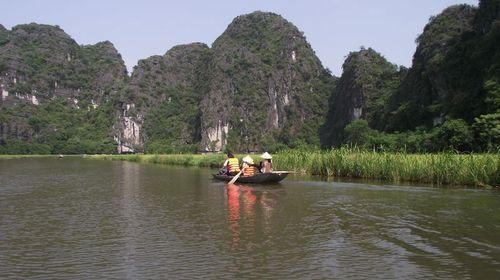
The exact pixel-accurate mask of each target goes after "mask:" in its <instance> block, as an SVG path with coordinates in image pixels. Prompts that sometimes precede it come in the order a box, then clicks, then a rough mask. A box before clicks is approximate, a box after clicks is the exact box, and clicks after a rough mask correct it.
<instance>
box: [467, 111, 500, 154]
mask: <svg viewBox="0 0 500 280" xmlns="http://www.w3.org/2000/svg"><path fill="white" fill-rule="evenodd" d="M473 129H474V132H475V136H476V143H477V145H478V147H479V148H480V149H481V150H484V151H500V112H497V113H494V114H487V115H481V116H479V117H477V118H476V119H475V122H474V124H473Z"/></svg>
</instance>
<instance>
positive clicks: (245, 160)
mask: <svg viewBox="0 0 500 280" xmlns="http://www.w3.org/2000/svg"><path fill="white" fill-rule="evenodd" d="M242 160H243V162H246V163H248V164H253V159H252V158H251V157H250V156H246V157H244V158H243V159H242Z"/></svg>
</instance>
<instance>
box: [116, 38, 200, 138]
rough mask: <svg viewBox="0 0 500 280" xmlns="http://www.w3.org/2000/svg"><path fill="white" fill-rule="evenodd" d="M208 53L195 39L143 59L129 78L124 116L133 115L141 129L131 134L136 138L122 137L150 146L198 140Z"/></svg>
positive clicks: (132, 122) (130, 116)
mask: <svg viewBox="0 0 500 280" xmlns="http://www.w3.org/2000/svg"><path fill="white" fill-rule="evenodd" d="M209 56H210V49H209V48H208V46H207V45H205V44H202V43H192V44H187V45H179V46H175V47H173V48H172V49H170V50H169V51H168V52H167V53H165V55H163V56H152V57H150V58H147V59H143V60H140V61H139V63H138V65H137V66H136V67H135V68H134V71H133V73H132V77H131V80H130V91H131V96H132V98H131V102H132V103H130V104H125V108H124V110H123V117H124V118H130V121H129V123H130V124H132V126H133V127H136V128H137V132H138V133H136V134H130V135H132V136H133V137H135V138H129V137H122V138H121V139H122V141H125V142H126V143H130V142H133V143H131V144H140V143H145V144H146V146H148V147H154V146H155V143H156V144H159V143H163V144H164V145H170V146H181V145H193V144H195V143H197V142H199V138H200V136H199V135H200V131H199V127H200V126H199V118H200V117H199V116H200V111H199V104H200V100H201V98H202V94H203V93H204V91H205V89H204V88H203V85H202V83H203V82H204V80H205V78H204V75H206V64H207V59H208V58H209ZM129 108H133V109H134V110H130V109H129ZM129 126H130V125H129ZM124 127H126V126H124ZM127 129H128V130H130V127H129V128H127ZM141 131H142V132H141ZM141 133H142V134H141ZM139 134H141V136H139ZM134 141H135V142H134Z"/></svg>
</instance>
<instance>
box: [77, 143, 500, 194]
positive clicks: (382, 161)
mask: <svg viewBox="0 0 500 280" xmlns="http://www.w3.org/2000/svg"><path fill="white" fill-rule="evenodd" d="M87 157H88V158H93V159H107V160H126V161H135V162H148V163H159V164H168V165H183V166H199V167H217V166H219V165H220V164H221V162H223V161H224V158H225V156H224V155H223V154H209V155H191V154H189V155H184V154H182V155H93V156H87ZM238 157H239V158H240V159H241V157H242V156H241V155H239V156H238ZM254 159H255V160H256V161H257V160H258V156H255V157H254ZM273 160H274V166H275V169H277V170H290V171H295V172H301V173H306V174H312V175H323V176H339V177H351V178H365V179H374V180H385V181H390V182H393V183H398V182H403V181H407V182H418V183H430V184H437V185H466V186H483V187H498V186H499V185H500V170H499V167H500V154H468V155H460V154H454V153H439V154H406V153H389V152H372V151H363V150H357V149H347V148H342V149H333V150H329V151H317V150H316V151H302V150H289V151H284V152H281V153H278V154H275V155H274V157H273Z"/></svg>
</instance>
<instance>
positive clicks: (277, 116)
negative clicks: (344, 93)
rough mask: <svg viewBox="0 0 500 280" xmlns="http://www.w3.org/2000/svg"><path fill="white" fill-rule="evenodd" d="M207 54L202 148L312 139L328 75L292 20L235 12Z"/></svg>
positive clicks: (241, 147) (322, 108) (323, 110)
mask: <svg viewBox="0 0 500 280" xmlns="http://www.w3.org/2000/svg"><path fill="white" fill-rule="evenodd" d="M212 51H213V55H212V59H211V61H210V64H209V66H208V68H209V70H208V73H209V75H210V77H209V78H210V79H209V83H208V92H207V94H206V95H205V96H204V98H203V100H202V102H201V112H202V116H201V134H202V135H201V136H202V141H201V146H202V149H205V150H208V151H220V150H222V149H224V148H225V147H226V146H229V148H230V149H236V150H245V149H246V150H258V149H260V148H265V147H262V146H263V145H265V143H266V141H267V142H271V141H275V140H278V139H279V138H281V139H292V138H295V139H300V140H301V141H304V142H307V143H316V142H317V141H318V139H317V129H318V124H319V123H321V122H322V120H323V117H324V115H325V113H326V104H327V100H328V96H329V94H330V92H329V90H330V89H331V85H332V83H333V77H332V76H331V75H330V74H329V73H327V71H326V70H325V69H324V68H323V67H322V65H321V63H320V61H319V59H318V58H317V57H316V55H315V54H314V51H313V50H312V49H311V47H310V45H309V44H308V43H307V41H306V40H305V38H304V36H303V35H302V33H301V32H300V31H299V30H298V29H297V28H296V27H295V26H294V25H293V24H291V23H290V22H288V21H286V20H285V19H283V18H282V17H281V16H279V15H276V14H273V13H263V12H254V13H251V14H247V15H242V16H239V17H237V18H235V19H234V20H233V22H232V23H231V24H230V25H229V26H228V28H227V30H226V31H225V32H224V33H223V34H222V35H221V36H220V37H219V38H217V40H216V41H215V42H214V44H213V46H212Z"/></svg>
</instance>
